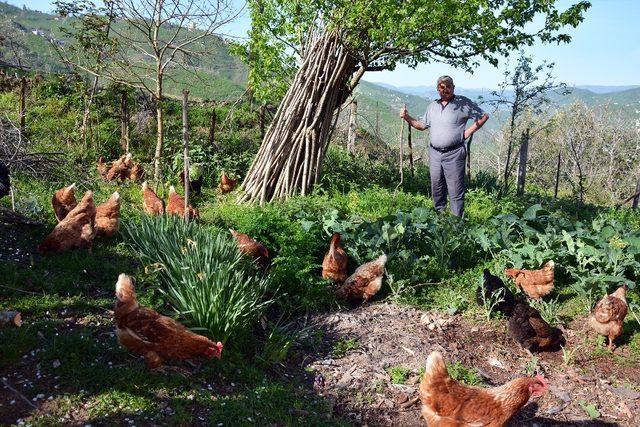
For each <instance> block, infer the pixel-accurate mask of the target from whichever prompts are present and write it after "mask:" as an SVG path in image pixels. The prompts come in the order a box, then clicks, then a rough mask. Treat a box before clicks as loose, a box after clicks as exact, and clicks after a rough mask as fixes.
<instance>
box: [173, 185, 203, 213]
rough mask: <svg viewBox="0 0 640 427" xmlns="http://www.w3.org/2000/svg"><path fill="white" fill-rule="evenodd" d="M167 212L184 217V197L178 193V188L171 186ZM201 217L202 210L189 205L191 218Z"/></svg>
mask: <svg viewBox="0 0 640 427" xmlns="http://www.w3.org/2000/svg"><path fill="white" fill-rule="evenodd" d="M167 213H168V214H169V215H178V216H179V217H182V218H184V197H182V196H181V195H179V194H178V193H176V188H175V187H174V186H173V185H172V186H171V187H169V200H168V201H167ZM196 218H200V212H198V209H195V208H194V207H193V206H191V205H189V219H196Z"/></svg>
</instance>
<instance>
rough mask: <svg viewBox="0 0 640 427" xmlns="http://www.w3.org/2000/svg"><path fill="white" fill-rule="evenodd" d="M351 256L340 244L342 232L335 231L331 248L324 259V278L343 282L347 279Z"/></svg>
mask: <svg viewBox="0 0 640 427" xmlns="http://www.w3.org/2000/svg"><path fill="white" fill-rule="evenodd" d="M348 264H349V257H347V254H346V253H345V251H344V249H342V247H341V246H340V233H333V236H332V237H331V243H330V244H329V250H328V251H327V253H326V254H325V256H324V259H323V260H322V278H323V279H331V280H333V281H334V282H336V283H342V282H344V281H345V280H346V279H347V267H348Z"/></svg>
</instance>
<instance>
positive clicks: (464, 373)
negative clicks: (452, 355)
mask: <svg viewBox="0 0 640 427" xmlns="http://www.w3.org/2000/svg"><path fill="white" fill-rule="evenodd" d="M447 369H448V370H449V375H450V376H451V378H453V379H454V380H456V381H460V382H462V383H463V384H467V385H480V384H482V383H483V381H482V378H480V375H478V372H477V371H476V370H475V369H472V368H467V367H466V366H463V365H462V363H460V361H457V362H456V363H453V364H451V365H449V366H448V368H447Z"/></svg>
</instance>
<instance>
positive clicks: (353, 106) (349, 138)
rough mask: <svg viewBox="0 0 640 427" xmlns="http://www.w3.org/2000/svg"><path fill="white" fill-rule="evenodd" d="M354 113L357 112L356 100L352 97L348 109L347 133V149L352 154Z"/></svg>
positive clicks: (353, 147) (354, 134)
mask: <svg viewBox="0 0 640 427" xmlns="http://www.w3.org/2000/svg"><path fill="white" fill-rule="evenodd" d="M356 114H358V101H357V100H355V99H353V100H352V101H351V109H350V110H349V133H348V136H347V151H349V154H352V155H353V154H355V153H356V127H357V125H356Z"/></svg>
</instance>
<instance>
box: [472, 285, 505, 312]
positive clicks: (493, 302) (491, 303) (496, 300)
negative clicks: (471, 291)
mask: <svg viewBox="0 0 640 427" xmlns="http://www.w3.org/2000/svg"><path fill="white" fill-rule="evenodd" d="M482 281H483V279H482V278H480V283H478V287H479V288H480V289H482ZM505 293H506V289H505V288H500V289H498V290H497V291H495V292H493V293H492V294H491V295H487V292H480V296H481V298H482V310H483V312H484V317H485V319H487V320H490V319H491V315H492V314H493V313H494V309H495V308H496V306H497V305H498V304H500V303H501V302H503V301H504V295H505Z"/></svg>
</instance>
